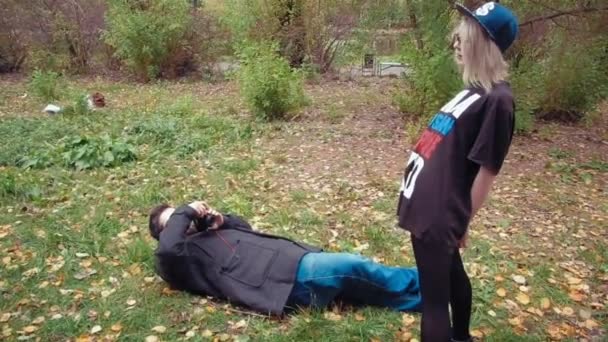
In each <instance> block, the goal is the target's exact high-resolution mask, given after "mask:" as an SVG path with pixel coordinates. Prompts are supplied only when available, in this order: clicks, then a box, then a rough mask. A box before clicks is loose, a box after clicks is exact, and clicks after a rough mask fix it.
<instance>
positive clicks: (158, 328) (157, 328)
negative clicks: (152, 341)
mask: <svg viewBox="0 0 608 342" xmlns="http://www.w3.org/2000/svg"><path fill="white" fill-rule="evenodd" d="M152 331H154V332H156V333H159V334H162V333H164V332H165V331H167V328H166V327H164V326H162V325H157V326H155V327H154V328H152Z"/></svg>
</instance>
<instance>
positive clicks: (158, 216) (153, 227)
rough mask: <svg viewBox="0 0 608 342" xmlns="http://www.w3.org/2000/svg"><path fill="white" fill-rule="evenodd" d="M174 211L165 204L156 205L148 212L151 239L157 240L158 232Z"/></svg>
mask: <svg viewBox="0 0 608 342" xmlns="http://www.w3.org/2000/svg"><path fill="white" fill-rule="evenodd" d="M174 211H175V209H174V208H173V207H172V206H170V205H168V204H166V203H163V204H161V205H158V206H156V207H154V208H153V209H152V210H151V211H150V221H149V228H150V235H151V236H152V237H153V238H155V239H156V240H158V239H159V237H160V232H161V231H162V230H163V229H164V228H165V226H166V225H167V221H169V218H170V217H171V214H173V212H174Z"/></svg>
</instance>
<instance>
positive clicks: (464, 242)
mask: <svg viewBox="0 0 608 342" xmlns="http://www.w3.org/2000/svg"><path fill="white" fill-rule="evenodd" d="M467 247H469V230H468V229H467V231H466V232H465V233H464V235H463V236H462V239H460V241H458V248H467Z"/></svg>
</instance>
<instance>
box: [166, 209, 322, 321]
mask: <svg viewBox="0 0 608 342" xmlns="http://www.w3.org/2000/svg"><path fill="white" fill-rule="evenodd" d="M195 218H196V211H195V210H194V209H192V208H191V207H189V206H187V205H186V206H182V207H179V208H177V209H176V210H175V212H174V213H173V215H171V218H169V220H168V222H167V226H166V227H165V229H163V231H162V232H161V234H160V238H159V244H158V248H157V250H156V269H157V273H158V274H159V275H160V276H161V277H162V278H163V279H164V280H165V281H166V282H168V283H169V284H170V285H171V286H172V287H174V288H177V289H179V290H184V291H188V292H191V293H195V294H203V295H210V296H214V297H217V298H222V299H227V300H229V301H232V302H236V303H238V304H242V305H245V306H247V307H250V308H252V309H254V310H256V311H259V312H262V313H268V314H275V315H279V314H282V313H283V309H284V308H285V303H286V302H287V298H288V297H289V294H290V293H291V289H292V287H293V284H294V281H295V277H296V273H297V269H298V264H299V262H300V259H301V258H302V257H303V256H304V255H305V254H306V253H308V252H319V251H321V249H319V248H316V247H313V246H309V245H306V244H304V243H300V242H296V241H292V240H289V239H286V238H282V237H279V236H273V235H269V234H263V233H259V232H255V231H253V230H252V229H251V226H250V225H249V224H248V223H247V222H245V221H244V220H242V219H240V218H238V217H236V216H231V215H225V216H224V224H223V225H222V226H221V227H219V229H217V230H204V231H200V232H198V233H195V234H192V235H189V236H187V235H186V230H187V229H188V227H189V226H190V224H191V223H192V221H193V220H195Z"/></svg>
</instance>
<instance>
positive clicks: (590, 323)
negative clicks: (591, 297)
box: [585, 319, 599, 329]
mask: <svg viewBox="0 0 608 342" xmlns="http://www.w3.org/2000/svg"><path fill="white" fill-rule="evenodd" d="M597 327H599V324H598V323H597V322H596V321H594V320H592V319H588V320H586V321H585V328H587V329H595V328H597Z"/></svg>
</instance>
